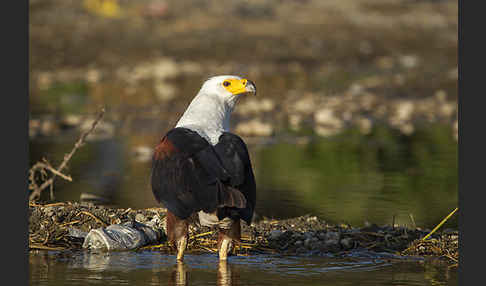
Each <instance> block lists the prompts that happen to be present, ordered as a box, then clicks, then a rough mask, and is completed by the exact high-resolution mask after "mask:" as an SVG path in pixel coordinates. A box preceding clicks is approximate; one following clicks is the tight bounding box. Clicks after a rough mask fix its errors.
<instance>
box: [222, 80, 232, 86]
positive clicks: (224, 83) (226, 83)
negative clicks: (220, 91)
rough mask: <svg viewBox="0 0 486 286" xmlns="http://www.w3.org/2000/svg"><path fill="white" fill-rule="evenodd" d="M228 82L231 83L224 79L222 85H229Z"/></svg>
mask: <svg viewBox="0 0 486 286" xmlns="http://www.w3.org/2000/svg"><path fill="white" fill-rule="evenodd" d="M230 84H231V82H229V81H226V80H225V81H224V82H223V85H224V86H229V85H230Z"/></svg>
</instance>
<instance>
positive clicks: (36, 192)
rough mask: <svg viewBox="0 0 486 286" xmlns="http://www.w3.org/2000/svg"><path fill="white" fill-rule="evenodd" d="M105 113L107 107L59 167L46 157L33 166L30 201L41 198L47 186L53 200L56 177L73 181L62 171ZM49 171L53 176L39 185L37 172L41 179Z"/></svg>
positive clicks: (30, 175)
mask: <svg viewBox="0 0 486 286" xmlns="http://www.w3.org/2000/svg"><path fill="white" fill-rule="evenodd" d="M104 114H105V108H102V109H101V111H100V113H99V114H98V116H97V117H96V120H95V121H94V122H93V124H92V125H91V128H90V129H88V130H86V131H85V132H83V134H81V136H80V137H79V139H78V141H77V142H76V144H74V147H73V149H72V150H71V152H69V153H68V154H66V155H64V160H63V161H62V162H61V164H60V165H59V166H58V167H57V168H54V167H52V166H51V165H50V164H49V162H48V161H47V160H46V159H43V162H37V163H36V164H34V166H32V167H31V168H30V170H29V181H30V183H29V190H32V193H31V194H30V196H29V201H34V200H37V199H39V198H40V195H41V193H42V191H43V190H44V189H46V188H47V187H50V198H51V200H54V191H53V187H54V179H55V178H56V177H61V178H63V179H65V180H67V181H70V182H71V181H72V178H71V176H68V175H65V174H63V173H62V172H61V171H62V170H63V169H64V168H65V167H66V166H67V163H68V162H69V160H71V158H72V157H73V155H74V153H75V152H76V150H78V149H79V148H80V147H81V146H83V145H84V142H85V140H86V137H87V136H88V135H89V134H90V133H91V132H92V131H93V130H94V129H95V128H96V126H97V125H98V123H99V122H100V120H101V118H103V115H104ZM46 170H47V171H49V172H51V174H52V176H51V177H50V178H49V179H48V180H47V181H45V182H44V183H42V185H40V186H39V185H38V184H37V183H36V180H35V173H36V172H39V174H40V176H41V179H45V178H46V177H47V172H46Z"/></svg>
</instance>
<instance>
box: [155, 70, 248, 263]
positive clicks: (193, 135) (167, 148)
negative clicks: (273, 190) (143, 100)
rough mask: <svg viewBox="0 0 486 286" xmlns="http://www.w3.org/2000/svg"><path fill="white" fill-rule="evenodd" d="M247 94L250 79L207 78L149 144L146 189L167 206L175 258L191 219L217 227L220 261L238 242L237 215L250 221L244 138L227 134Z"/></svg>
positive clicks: (181, 255)
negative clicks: (162, 133)
mask: <svg viewBox="0 0 486 286" xmlns="http://www.w3.org/2000/svg"><path fill="white" fill-rule="evenodd" d="M248 94H256V87H255V84H254V83H253V82H252V81H250V80H247V79H244V78H241V77H239V76H234V75H221V76H215V77H211V78H209V79H208V80H206V81H205V82H204V84H203V85H202V87H201V89H200V90H199V92H198V94H197V95H196V97H194V99H193V100H192V102H191V103H190V104H189V106H188V107H187V109H186V111H185V112H184V114H183V115H182V117H181V118H180V119H179V121H178V122H177V124H176V126H175V127H174V128H173V129H171V130H169V132H167V134H166V135H165V136H164V137H163V138H162V139H161V140H160V142H159V143H158V145H157V146H156V147H155V150H154V155H153V159H152V172H151V184H152V192H153V194H154V196H155V198H156V200H157V201H158V202H159V203H162V204H163V205H164V206H165V207H166V208H167V216H166V219H167V221H166V226H167V228H166V230H167V237H168V240H169V242H170V243H171V244H172V245H175V247H176V248H177V260H178V261H182V260H183V258H184V251H185V249H186V247H187V241H188V226H189V223H190V222H191V221H192V219H196V220H197V218H198V219H199V223H200V225H203V226H209V227H214V228H217V229H218V230H219V233H218V255H219V259H220V260H226V259H227V256H228V253H229V252H230V251H231V249H232V247H233V244H234V242H235V241H240V235H241V226H240V219H242V220H244V221H245V222H246V223H247V224H248V225H250V224H251V220H252V217H253V211H254V209H255V200H256V185H255V178H254V175H253V170H252V166H251V161H250V156H249V154H248V149H247V147H246V144H245V142H244V141H243V140H242V139H241V138H240V137H239V136H238V135H236V134H233V133H231V132H230V116H231V112H232V111H233V109H234V108H235V105H236V103H237V102H238V100H239V99H240V97H241V96H243V95H248Z"/></svg>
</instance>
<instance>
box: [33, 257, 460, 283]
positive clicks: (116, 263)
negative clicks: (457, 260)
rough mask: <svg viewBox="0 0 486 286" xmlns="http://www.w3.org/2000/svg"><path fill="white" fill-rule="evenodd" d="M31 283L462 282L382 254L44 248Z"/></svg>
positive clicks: (417, 263) (436, 269)
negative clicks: (225, 255)
mask: <svg viewBox="0 0 486 286" xmlns="http://www.w3.org/2000/svg"><path fill="white" fill-rule="evenodd" d="M29 271H30V284H31V285H87V284H103V285H457V271H449V270H448V268H447V267H436V266H433V265H426V264H425V265H424V263H423V262H420V261H399V260H391V259H388V258H386V257H384V258H380V257H378V256H374V257H373V256H370V257H368V258H366V257H360V258H357V257H349V258H325V257H319V258H316V257H313V258H306V257H295V256H291V257H286V256H275V255H256V256H250V257H241V256H237V257H230V259H229V261H228V262H227V263H219V262H218V259H217V257H216V255H212V254H202V255H186V259H185V261H184V263H180V264H177V263H176V262H175V257H174V256H171V255H169V256H168V255H163V254H160V253H158V252H151V251H146V252H111V253H89V252H88V251H76V252H64V253H62V252H39V253H37V254H34V253H31V254H30V256H29Z"/></svg>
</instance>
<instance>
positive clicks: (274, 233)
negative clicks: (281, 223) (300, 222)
mask: <svg viewBox="0 0 486 286" xmlns="http://www.w3.org/2000/svg"><path fill="white" fill-rule="evenodd" d="M282 234H283V231H281V230H278V229H275V230H272V231H271V232H270V235H269V237H268V239H270V240H278V239H279V238H280V237H282Z"/></svg>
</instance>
